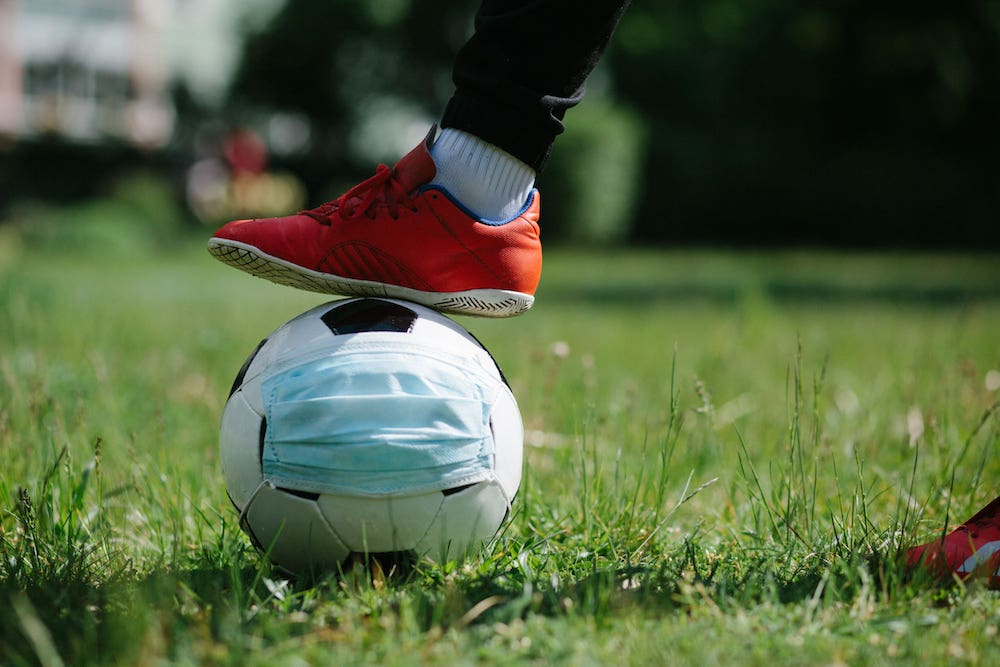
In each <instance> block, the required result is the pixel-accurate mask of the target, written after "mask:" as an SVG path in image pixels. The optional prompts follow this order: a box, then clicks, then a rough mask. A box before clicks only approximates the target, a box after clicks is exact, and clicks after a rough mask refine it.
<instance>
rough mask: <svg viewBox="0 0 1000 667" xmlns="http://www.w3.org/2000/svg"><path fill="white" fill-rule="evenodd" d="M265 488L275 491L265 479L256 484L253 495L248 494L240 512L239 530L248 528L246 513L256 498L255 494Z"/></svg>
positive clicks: (273, 486) (274, 487)
mask: <svg viewBox="0 0 1000 667" xmlns="http://www.w3.org/2000/svg"><path fill="white" fill-rule="evenodd" d="M265 486H266V487H269V488H271V489H276V488H277V487H276V486H275V485H274V484H272V483H271V482H270V481H269V480H266V479H262V480H260V484H258V485H257V488H256V489H254V490H253V493H251V494H250V497H249V498H248V499H247V502H246V504H245V505H243V509H241V510H240V524H239V525H240V528H242V529H243V530H246V529H247V527H248V526H249V524H248V523H247V522H246V521H247V512H248V511H249V510H250V506H251V505H253V501H254V499H255V498H256V497H257V494H258V493H260V492H261V491H262V490H263V489H264V487H265Z"/></svg>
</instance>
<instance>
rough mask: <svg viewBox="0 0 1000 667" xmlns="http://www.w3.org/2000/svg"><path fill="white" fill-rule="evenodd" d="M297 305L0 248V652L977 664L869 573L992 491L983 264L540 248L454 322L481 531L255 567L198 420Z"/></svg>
mask: <svg viewBox="0 0 1000 667" xmlns="http://www.w3.org/2000/svg"><path fill="white" fill-rule="evenodd" d="M325 299H326V298H325V297H323V296H321V295H314V294H309V293H304V292H297V291H294V290H290V289H288V288H282V287H278V286H273V285H270V284H268V283H266V282H264V281H261V280H257V279H255V278H251V277H249V276H245V275H243V274H240V273H238V272H236V271H233V270H231V269H228V268H226V267H224V266H223V265H221V264H219V263H217V262H214V261H213V260H212V259H211V258H210V257H209V255H208V254H207V253H206V252H205V251H204V250H203V249H202V247H201V244H200V242H199V243H188V242H182V243H178V244H175V245H172V246H169V247H166V248H162V249H159V250H150V249H148V248H119V249H118V250H116V251H113V252H109V253H105V254H103V255H101V254H94V253H88V252H84V253H74V252H73V251H72V250H71V249H55V250H48V251H43V250H38V249H32V248H30V247H22V246H18V245H17V244H15V243H14V242H13V241H12V240H11V239H10V238H7V240H6V241H2V242H0V452H2V455H3V460H4V466H3V468H2V470H0V503H2V508H3V513H2V516H0V531H2V532H0V663H2V664H5V665H29V664H44V665H58V664H72V665H82V664H234V665H253V664H259V665H265V664H266V665H276V664H277V665H286V664H287V665H292V664H295V665H298V664H305V663H311V664H380V665H394V664H421V663H439V664H449V665H453V664H476V663H490V664H523V663H529V664H530V663H537V664H546V665H548V664H573V665H590V664H593V665H604V664H643V665H646V664H698V665H706V664H746V665H755V664H761V665H791V664H796V665H798V664H823V665H828V664H845V665H847V664H849V665H859V664H885V663H896V662H899V663H913V662H916V661H918V660H919V661H920V663H921V664H948V665H955V664H1000V641H998V637H997V634H998V629H1000V595H998V594H997V593H996V592H991V591H987V590H984V589H983V588H982V587H981V586H979V585H976V584H972V585H970V586H963V585H959V584H957V583H954V582H945V583H943V584H941V583H934V582H931V581H928V580H926V579H925V578H922V577H919V576H916V577H914V576H911V575H910V574H909V573H907V572H906V571H905V570H904V569H903V568H902V567H901V564H900V560H899V551H900V549H901V548H902V547H905V546H907V545H910V544H914V543H917V542H921V541H925V540H927V539H930V538H932V537H933V536H934V535H935V534H938V533H940V531H941V530H942V529H943V528H944V526H945V525H948V524H949V523H950V524H954V523H956V521H960V520H962V519H964V518H966V517H967V516H968V515H969V514H970V513H971V512H973V511H975V510H976V509H977V508H978V507H980V506H981V505H982V504H984V503H985V502H986V501H988V500H990V499H992V498H993V497H994V496H995V495H997V493H1000V459H998V458H997V457H996V456H994V454H995V453H996V451H997V448H998V447H1000V257H997V256H996V255H972V256H957V255H934V254H925V255H913V254H841V253H818V252H806V251H802V252H780V253H778V252H758V253H733V252H710V251H697V252H695V251H690V252H686V251H681V250H677V251H669V252H667V251H652V250H650V251H631V252H627V251H616V252H609V253H584V252H570V251H566V250H563V251H552V252H550V253H549V254H548V255H547V257H546V265H545V269H544V275H543V280H542V288H541V290H540V291H539V294H538V301H537V305H536V306H535V308H534V309H532V310H531V311H530V312H529V313H527V314H525V315H524V316H522V317H518V318H514V319H512V320H502V321H488V320H475V319H464V318H463V319H461V320H460V322H461V323H462V324H463V325H464V326H466V327H468V328H469V329H470V330H471V331H472V332H473V333H475V334H476V335H477V336H478V337H479V338H480V340H482V341H483V342H484V343H485V345H486V346H487V347H488V348H489V349H490V350H491V351H492V352H493V354H494V356H495V357H496V358H497V359H498V361H499V362H500V364H501V366H502V367H503V369H504V371H505V373H506V375H507V377H508V378H509V380H510V382H511V385H512V387H513V389H514V392H515V395H516V396H517V398H518V401H519V403H520V407H521V411H522V414H523V418H524V422H525V426H526V429H527V435H526V442H525V475H524V480H523V483H522V486H521V490H520V493H519V495H518V498H517V501H516V504H515V508H514V512H513V515H512V518H511V520H510V522H509V524H508V525H507V526H506V527H505V529H504V530H503V531H502V534H501V535H500V537H499V538H498V539H497V541H496V542H495V544H494V545H492V547H491V548H490V549H488V550H485V551H484V552H483V553H481V554H480V555H479V556H478V557H476V558H474V559H472V560H470V561H468V562H465V563H452V564H447V565H443V566H442V565H435V564H432V563H429V562H421V563H418V564H417V565H416V566H415V567H413V568H406V569H400V570H397V571H389V572H386V571H383V570H380V569H375V570H366V569H364V568H362V567H360V566H357V567H352V568H348V570H347V571H346V572H343V573H338V574H333V575H330V576H329V577H326V578H323V579H320V580H318V581H308V582H307V581H287V580H286V579H284V578H283V577H282V576H281V575H280V573H279V572H277V571H275V570H274V569H272V568H271V567H270V566H268V565H267V564H266V563H265V562H263V561H262V560H261V558H260V557H259V556H258V555H257V553H256V552H255V551H254V549H253V548H252V547H251V546H250V544H249V541H248V540H247V539H246V538H245V537H244V535H243V534H242V533H241V532H240V531H239V528H238V526H237V516H236V514H235V512H234V511H233V510H232V508H231V506H230V504H229V502H228V500H227V498H226V493H225V489H224V488H223V485H222V480H221V474H220V472H219V462H218V455H217V451H216V447H217V443H216V436H217V429H218V421H219V417H220V414H221V410H222V406H223V403H224V401H225V398H226V395H227V393H228V391H229V387H230V384H231V382H232V380H233V377H234V375H235V373H236V371H237V369H238V368H239V367H240V364H241V363H242V361H243V359H244V357H245V356H246V355H247V354H248V353H249V352H250V351H251V350H252V349H253V348H254V346H255V345H256V344H257V342H258V341H259V340H260V339H261V338H262V337H264V336H265V335H267V334H268V333H269V332H270V331H271V330H273V329H274V328H275V327H277V326H278V325H280V324H281V323H282V322H284V321H285V320H287V319H289V318H290V317H292V316H294V315H296V314H298V313H299V312H301V311H303V310H305V309H307V308H309V307H311V306H313V305H316V304H318V303H321V302H322V301H324V300H325Z"/></svg>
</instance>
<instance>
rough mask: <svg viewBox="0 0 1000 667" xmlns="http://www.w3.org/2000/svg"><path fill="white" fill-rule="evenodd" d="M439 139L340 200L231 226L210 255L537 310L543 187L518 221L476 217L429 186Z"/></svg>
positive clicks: (456, 302)
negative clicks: (434, 147) (433, 147)
mask: <svg viewBox="0 0 1000 667" xmlns="http://www.w3.org/2000/svg"><path fill="white" fill-rule="evenodd" d="M433 135H434V130H433V129H432V130H431V132H430V134H428V136H427V139H426V140H425V141H424V142H422V143H421V144H420V145H419V146H417V147H416V148H415V149H413V150H412V151H411V152H410V153H409V154H408V155H406V156H405V157H403V159H401V160H400V161H399V162H398V163H397V164H396V166H395V167H393V168H392V169H389V168H388V167H386V166H385V165H379V168H378V170H377V172H376V173H375V175H374V176H372V177H371V178H369V179H368V180H366V181H364V182H363V183H361V184H360V185H357V186H355V187H354V188H352V189H351V190H349V191H348V192H347V193H345V194H344V195H342V196H341V197H339V198H338V199H336V200H334V201H332V202H328V203H326V204H323V205H322V206H319V207H318V208H315V209H312V210H310V211H302V212H301V213H298V214H296V215H290V216H286V217H282V218H266V219H259V220H237V221H234V222H230V223H228V224H226V225H224V226H223V227H222V228H221V229H219V230H218V231H217V232H216V233H215V235H214V236H213V237H212V238H211V240H209V242H208V250H209V252H211V253H212V255H214V256H215V257H216V258H217V259H219V260H220V261H222V262H225V263H226V264H229V265H230V266H233V267H235V268H237V269H240V270H242V271H246V272H247V273H250V274H253V275H255V276H258V277H260V278H266V279H267V280H270V281H272V282H275V283H280V284H283V285H291V286H292V287H298V288H301V289H305V290H311V291H314V292H324V293H327V294H340V295H344V296H381V297H394V298H398V299H406V300H408V301H413V302H415V303H419V304H422V305H425V306H428V307H430V308H434V309H435V310H439V311H442V312H446V313H456V314H461V315H478V316H482V317H510V316H512V315H518V314H520V313H522V312H524V311H526V310H528V308H530V307H531V305H532V303H533V302H534V293H535V288H536V287H537V286H538V281H539V278H540V277H541V270H542V248H541V242H540V240H539V229H538V217H539V196H538V192H537V191H533V192H532V194H531V196H530V197H529V198H528V200H527V201H526V202H525V206H524V208H523V209H522V210H521V212H520V213H519V214H518V215H517V216H516V217H515V218H513V219H512V220H508V221H502V222H493V221H484V220H480V219H478V218H475V217H472V216H471V215H470V214H469V213H468V212H467V211H466V210H465V209H463V208H462V206H461V205H460V204H458V203H457V202H456V201H455V200H453V199H452V197H451V196H450V195H449V194H448V193H447V192H446V191H445V190H443V189H441V188H439V187H436V186H428V185H427V184H428V183H429V182H430V180H431V179H432V178H433V177H434V174H435V173H436V167H435V166H434V160H433V159H432V158H431V156H430V153H429V152H428V151H429V147H430V144H431V142H432V138H433Z"/></svg>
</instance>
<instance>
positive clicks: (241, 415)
mask: <svg viewBox="0 0 1000 667" xmlns="http://www.w3.org/2000/svg"><path fill="white" fill-rule="evenodd" d="M261 419H262V418H261V416H260V414H259V413H258V412H256V411H255V410H254V409H253V408H251V407H250V405H248V404H247V402H246V399H245V395H244V393H243V391H242V390H239V389H238V390H236V392H235V393H234V394H233V395H232V396H230V397H229V401H228V402H227V403H226V407H225V409H224V411H223V413H222V427H221V428H220V429H219V457H220V459H221V461H222V477H223V479H225V481H226V490H227V491H229V497H230V498H231V499H232V501H233V502H234V503H235V504H236V507H237V508H239V509H240V510H242V509H243V508H244V507H246V504H247V501H248V500H249V499H250V496H251V495H252V494H253V492H254V489H256V488H257V486H258V485H259V484H260V481H261V469H260V454H259V448H258V447H257V446H255V444H254V443H258V442H259V441H260V428H261Z"/></svg>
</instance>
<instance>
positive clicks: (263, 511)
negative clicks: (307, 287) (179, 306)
mask: <svg viewBox="0 0 1000 667" xmlns="http://www.w3.org/2000/svg"><path fill="white" fill-rule="evenodd" d="M523 438H524V429H523V425H522V422H521V415H520V412H519V411H518V408H517V403H516V401H515V400H514V396H513V394H512V393H511V391H510V387H509V386H508V385H507V382H506V379H505V378H504V376H503V374H502V372H501V371H500V368H499V367H498V366H497V364H496V362H495V361H494V359H493V357H492V356H491V355H490V353H489V352H488V351H487V350H486V348H485V347H484V346H483V345H482V344H481V343H479V341H478V340H476V339H475V337H473V336H472V334H470V333H469V332H468V331H466V330H465V329H464V328H463V327H461V326H459V325H458V324H456V323H455V322H453V321H452V320H450V319H448V318H447V317H444V316H443V315H441V314H439V313H436V312H435V311H433V310H430V309H428V308H424V307H422V306H419V305H416V304H413V303H409V302H406V301H398V300H393V299H371V298H366V299H347V300H342V301H334V302H331V303H327V304H324V305H321V306H318V307H316V308H313V309H312V310H309V311H307V312H305V313H303V314H302V315H299V316H298V317H295V318H294V319H292V320H290V321H288V322H286V323H285V324H284V325H282V326H281V327H279V328H278V329H276V330H275V331H274V332H273V333H272V334H271V335H270V336H268V337H267V338H266V339H265V340H264V341H262V342H261V343H260V345H258V346H257V349H256V350H254V351H253V353H251V354H250V356H249V357H248V358H247V360H246V362H245V363H244V364H243V367H242V368H241V369H240V371H239V373H238V374H237V376H236V380H235V381H234V382H233V387H232V390H231V391H230V394H229V399H228V401H227V402H226V406H225V409H224V411H223V415H222V424H221V428H220V436H219V442H220V457H221V463H222V473H223V477H224V479H225V483H226V489H227V491H228V494H229V498H230V499H231V500H232V503H233V505H234V506H235V507H236V509H237V511H238V512H239V513H240V527H241V528H242V529H243V530H244V531H245V532H246V533H247V534H248V535H249V536H250V538H251V541H252V542H253V543H254V545H255V546H256V547H257V548H258V549H259V550H261V551H262V552H264V553H266V554H267V556H268V557H269V558H270V559H271V560H272V561H273V562H274V563H275V564H276V565H278V566H279V567H280V568H282V569H284V570H286V571H289V572H291V573H295V574H305V573H310V572H319V571H323V570H329V569H335V568H336V567H337V566H338V565H339V564H340V563H342V562H343V561H345V560H346V559H347V558H348V557H349V556H351V555H352V554H362V555H380V554H394V555H396V554H399V553H400V552H403V553H409V554H410V555H412V556H415V557H429V558H431V559H432V560H436V561H438V562H447V561H448V560H452V559H461V558H464V557H465V556H467V555H469V554H470V553H471V552H473V551H474V550H476V549H478V548H479V547H481V546H482V545H483V544H485V543H488V542H489V541H491V540H492V539H493V538H494V537H495V535H496V533H497V531H498V530H499V528H500V526H501V525H502V523H503V521H504V520H505V519H506V517H507V515H508V513H509V510H510V505H511V501H512V500H513V498H514V495H515V493H516V492H517V488H518V486H519V484H520V481H521V460H522V448H523Z"/></svg>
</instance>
